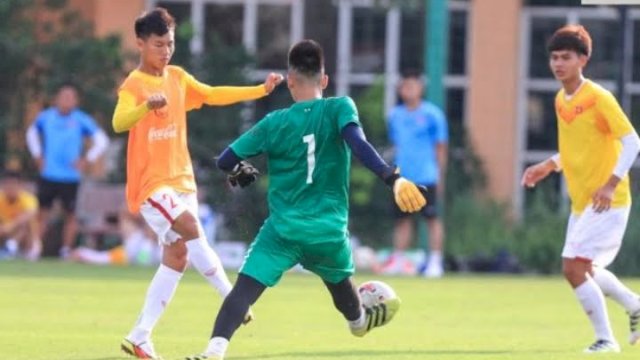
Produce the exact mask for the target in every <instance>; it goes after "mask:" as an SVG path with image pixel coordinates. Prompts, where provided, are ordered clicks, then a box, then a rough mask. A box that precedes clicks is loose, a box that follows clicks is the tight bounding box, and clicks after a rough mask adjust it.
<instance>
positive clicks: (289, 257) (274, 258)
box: [240, 220, 354, 286]
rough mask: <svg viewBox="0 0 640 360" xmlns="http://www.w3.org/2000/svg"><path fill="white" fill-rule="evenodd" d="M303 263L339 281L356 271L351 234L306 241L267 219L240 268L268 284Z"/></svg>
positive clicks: (325, 279) (248, 274) (325, 278)
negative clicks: (286, 236) (337, 238)
mask: <svg viewBox="0 0 640 360" xmlns="http://www.w3.org/2000/svg"><path fill="white" fill-rule="evenodd" d="M298 263H299V264H301V265H302V266H303V267H304V268H305V269H307V270H309V271H311V272H313V273H315V274H316V275H318V276H320V277H321V278H322V280H324V281H326V282H329V283H332V284H335V283H339V282H340V281H342V280H344V279H346V278H348V277H349V276H351V275H353V273H354V266H353V257H352V255H351V246H350V244H349V240H348V237H347V236H346V235H345V238H344V239H343V240H341V241H327V242H316V243H311V244H309V243H305V242H304V240H302V241H300V240H298V241H294V240H289V239H284V238H282V237H281V236H280V235H278V233H277V232H276V231H275V229H274V228H273V226H272V225H271V224H270V222H269V220H267V221H266V222H265V223H264V225H263V226H262V228H261V229H260V232H258V235H257V236H256V239H255V241H254V242H253V243H252V244H251V247H249V251H248V252H247V255H246V257H245V259H244V263H243V264H242V267H241V268H240V273H241V274H244V275H247V276H250V277H252V278H254V279H256V280H257V281H259V282H260V283H262V284H263V285H265V286H274V285H276V284H277V283H278V281H280V278H281V277H282V274H283V273H284V272H285V271H287V270H289V269H291V268H292V267H294V266H295V265H296V264H298Z"/></svg>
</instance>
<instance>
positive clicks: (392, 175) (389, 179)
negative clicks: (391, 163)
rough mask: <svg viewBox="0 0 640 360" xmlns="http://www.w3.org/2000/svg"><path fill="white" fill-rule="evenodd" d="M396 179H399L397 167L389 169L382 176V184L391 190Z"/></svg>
mask: <svg viewBox="0 0 640 360" xmlns="http://www.w3.org/2000/svg"><path fill="white" fill-rule="evenodd" d="M398 179H400V172H399V171H398V168H397V167H390V168H389V170H387V171H386V172H385V174H384V183H385V184H387V186H389V187H391V188H393V185H394V184H395V183H396V180H398Z"/></svg>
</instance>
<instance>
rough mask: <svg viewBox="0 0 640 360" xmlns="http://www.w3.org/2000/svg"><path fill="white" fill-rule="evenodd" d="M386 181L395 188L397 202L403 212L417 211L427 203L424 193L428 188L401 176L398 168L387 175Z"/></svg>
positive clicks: (394, 194)
mask: <svg viewBox="0 0 640 360" xmlns="http://www.w3.org/2000/svg"><path fill="white" fill-rule="evenodd" d="M384 182H385V183H386V184H387V185H389V186H391V188H392V189H393V197H394V199H395V201H396V204H397V205H398V207H399V208H400V210H402V211H403V212H409V213H412V212H417V211H420V209H422V208H423V207H424V206H425V205H426V204H427V200H426V198H425V195H424V193H426V192H427V189H426V188H425V187H424V186H417V185H416V184H414V183H413V182H411V181H409V180H407V179H405V178H403V177H402V176H400V172H399V170H398V168H395V169H394V171H393V172H392V173H391V174H390V175H388V176H386V177H385V179H384Z"/></svg>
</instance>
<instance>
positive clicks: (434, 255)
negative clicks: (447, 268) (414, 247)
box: [429, 250, 442, 267]
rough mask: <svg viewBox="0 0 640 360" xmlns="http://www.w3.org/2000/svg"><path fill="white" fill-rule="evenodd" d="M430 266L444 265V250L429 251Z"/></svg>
mask: <svg viewBox="0 0 640 360" xmlns="http://www.w3.org/2000/svg"><path fill="white" fill-rule="evenodd" d="M429 266H438V267H442V251H440V250H432V251H430V252H429Z"/></svg>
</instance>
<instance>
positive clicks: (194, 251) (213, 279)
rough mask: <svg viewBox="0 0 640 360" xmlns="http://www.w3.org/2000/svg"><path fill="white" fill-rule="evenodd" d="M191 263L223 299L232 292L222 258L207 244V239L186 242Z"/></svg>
mask: <svg viewBox="0 0 640 360" xmlns="http://www.w3.org/2000/svg"><path fill="white" fill-rule="evenodd" d="M186 244H187V250H188V251H189V261H190V262H191V264H192V265H193V267H195V268H196V270H198V272H199V273H200V274H202V276H204V278H205V279H207V281H208V282H209V284H211V285H212V286H213V287H214V288H215V289H216V290H217V291H218V292H219V293H220V295H221V296H222V297H226V296H227V295H229V293H230V292H231V288H232V285H231V282H230V281H229V278H228V277H227V274H225V272H224V269H223V268H222V263H221V262H220V258H219V257H218V255H217V254H216V253H215V251H213V249H212V248H211V247H210V246H209V244H208V243H207V240H206V239H205V238H203V237H202V238H199V239H193V240H189V241H186Z"/></svg>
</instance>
